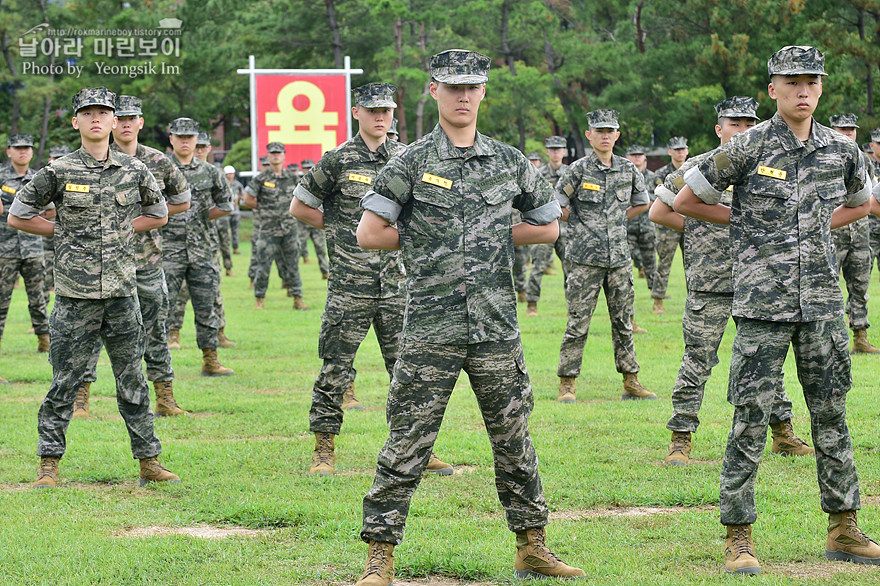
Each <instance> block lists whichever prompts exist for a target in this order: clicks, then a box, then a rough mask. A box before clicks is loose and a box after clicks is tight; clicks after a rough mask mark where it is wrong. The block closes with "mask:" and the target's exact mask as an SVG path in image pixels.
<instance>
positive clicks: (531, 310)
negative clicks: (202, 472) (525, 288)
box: [526, 301, 538, 317]
mask: <svg viewBox="0 0 880 586" xmlns="http://www.w3.org/2000/svg"><path fill="white" fill-rule="evenodd" d="M526 315H527V316H529V317H538V302H537V301H529V305H528V306H527V307H526Z"/></svg>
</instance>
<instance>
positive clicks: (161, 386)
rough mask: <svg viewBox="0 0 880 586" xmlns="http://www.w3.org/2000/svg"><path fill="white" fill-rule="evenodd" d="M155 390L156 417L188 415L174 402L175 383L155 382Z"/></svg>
mask: <svg viewBox="0 0 880 586" xmlns="http://www.w3.org/2000/svg"><path fill="white" fill-rule="evenodd" d="M153 389H154V390H155V391H156V415H157V416H158V417H176V416H178V415H186V414H187V413H186V411H184V410H183V409H181V408H180V405H178V404H177V401H175V400H174V383H173V382H172V381H170V380H168V381H153Z"/></svg>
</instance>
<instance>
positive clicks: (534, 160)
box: [526, 152, 544, 168]
mask: <svg viewBox="0 0 880 586" xmlns="http://www.w3.org/2000/svg"><path fill="white" fill-rule="evenodd" d="M526 158H527V159H528V160H529V162H530V163H531V164H532V165H534V166H535V168H540V167H541V165H543V164H544V163H543V162H542V161H541V155H540V154H538V153H534V152H533V153H529V154H528V155H527V156H526Z"/></svg>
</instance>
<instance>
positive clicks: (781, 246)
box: [685, 113, 869, 322]
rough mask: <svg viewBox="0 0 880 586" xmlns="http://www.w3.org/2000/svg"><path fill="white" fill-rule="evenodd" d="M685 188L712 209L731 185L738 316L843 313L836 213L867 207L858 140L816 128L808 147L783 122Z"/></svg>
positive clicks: (770, 123)
mask: <svg viewBox="0 0 880 586" xmlns="http://www.w3.org/2000/svg"><path fill="white" fill-rule="evenodd" d="M685 181H686V182H687V184H688V185H689V186H690V187H691V189H693V191H694V193H695V194H696V195H697V197H699V198H701V199H702V200H703V201H705V202H706V203H708V204H714V203H717V202H718V201H720V199H721V195H722V192H723V190H724V189H726V188H727V186H728V185H733V201H732V203H731V214H730V242H731V245H732V253H733V279H734V298H733V315H735V316H738V317H746V318H751V319H760V320H768V321H779V322H809V321H818V320H826V319H831V318H834V317H838V316H840V315H841V314H842V313H843V295H842V294H841V292H840V282H839V280H838V272H837V254H836V252H835V250H834V246H833V245H832V243H831V213H832V212H833V211H834V209H835V208H836V207H837V206H839V205H841V204H843V205H847V206H858V205H861V204H862V203H864V202H865V201H867V198H868V197H869V182H868V174H867V170H866V168H865V163H864V161H863V160H862V158H861V156H859V150H858V146H857V145H856V144H855V143H854V142H853V141H852V140H850V139H848V138H846V137H845V136H843V135H842V134H839V133H837V132H834V131H833V130H831V129H829V128H827V127H825V126H822V125H821V124H819V123H818V122H816V121H815V120H813V124H812V128H811V131H810V138H809V139H808V140H807V141H806V142H801V141H800V140H798V138H797V137H796V136H795V135H794V133H792V131H791V129H790V128H789V127H788V125H787V124H786V123H785V121H784V120H783V119H782V117H781V116H780V115H779V113H776V114H775V115H774V116H773V117H772V118H771V119H770V120H766V121H764V122H762V123H760V124H758V125H757V126H755V127H754V128H752V129H750V130H748V131H746V132H744V133H742V134H738V135H736V136H735V137H733V139H731V141H730V142H728V143H727V144H726V145H723V146H721V147H719V148H718V149H717V150H715V151H714V152H713V154H712V156H710V157H707V158H706V159H704V160H703V162H702V163H700V164H699V165H698V166H696V167H693V168H691V169H690V170H689V171H688V172H687V173H685Z"/></svg>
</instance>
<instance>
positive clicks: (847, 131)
mask: <svg viewBox="0 0 880 586" xmlns="http://www.w3.org/2000/svg"><path fill="white" fill-rule="evenodd" d="M832 128H833V129H834V130H836V131H837V132H839V133H840V134H842V135H843V136H848V137H850V138H851V139H853V140H857V139H858V137H859V132H858V130H856V129H855V128H851V127H849V126H846V127H844V126H832Z"/></svg>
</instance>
